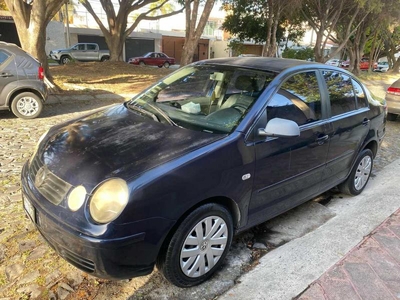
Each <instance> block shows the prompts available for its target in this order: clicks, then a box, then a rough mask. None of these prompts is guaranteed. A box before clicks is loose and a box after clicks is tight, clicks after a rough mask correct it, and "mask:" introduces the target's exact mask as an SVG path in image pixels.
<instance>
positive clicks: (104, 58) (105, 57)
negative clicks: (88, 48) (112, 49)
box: [101, 56, 110, 62]
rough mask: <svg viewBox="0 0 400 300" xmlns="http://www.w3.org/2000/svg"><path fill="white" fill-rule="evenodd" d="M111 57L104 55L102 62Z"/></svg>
mask: <svg viewBox="0 0 400 300" xmlns="http://www.w3.org/2000/svg"><path fill="white" fill-rule="evenodd" d="M109 59H110V57H108V56H103V57H102V58H101V62H104V61H108V60H109Z"/></svg>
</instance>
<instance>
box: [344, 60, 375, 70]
mask: <svg viewBox="0 0 400 300" xmlns="http://www.w3.org/2000/svg"><path fill="white" fill-rule="evenodd" d="M349 65H350V60H345V61H342V63H341V65H340V66H341V67H342V68H345V69H347V68H348V67H349ZM359 66H360V70H369V59H368V58H366V57H363V58H361V61H360V63H359ZM377 67H378V64H377V63H376V62H375V63H374V64H373V68H372V69H373V70H375V69H376V68H377Z"/></svg>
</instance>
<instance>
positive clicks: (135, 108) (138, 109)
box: [127, 103, 160, 122]
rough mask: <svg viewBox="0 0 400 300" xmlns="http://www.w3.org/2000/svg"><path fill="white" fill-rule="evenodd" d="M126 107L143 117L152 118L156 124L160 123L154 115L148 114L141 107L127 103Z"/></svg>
mask: <svg viewBox="0 0 400 300" xmlns="http://www.w3.org/2000/svg"><path fill="white" fill-rule="evenodd" d="M127 106H128V107H129V108H131V109H134V110H136V111H138V112H140V113H141V114H143V115H146V116H148V117H150V118H152V119H153V120H154V121H156V122H160V120H159V119H158V118H157V116H156V115H155V114H153V113H151V112H149V111H147V110H145V109H143V108H141V107H140V106H138V105H137V104H136V103H128V104H127Z"/></svg>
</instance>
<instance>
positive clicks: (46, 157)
mask: <svg viewBox="0 0 400 300" xmlns="http://www.w3.org/2000/svg"><path fill="white" fill-rule="evenodd" d="M224 136H225V135H215V134H209V133H204V132H200V131H193V130H188V129H183V128H179V127H176V126H171V125H167V124H164V123H159V122H155V121H153V120H150V119H148V118H145V117H143V116H141V115H138V114H137V113H136V112H134V111H131V110H129V109H127V108H126V107H125V106H124V105H123V104H122V105H117V106H113V107H111V108H108V109H104V110H101V111H98V112H95V113H93V114H91V115H89V116H86V117H83V118H81V119H77V120H74V121H70V122H67V123H65V124H62V125H59V126H57V127H56V128H53V129H52V130H50V132H49V133H48V134H47V136H46V138H45V139H44V140H43V142H42V143H41V146H40V147H39V149H38V155H39V157H40V158H41V160H42V161H43V162H44V164H45V165H46V166H47V168H48V169H49V170H50V171H51V172H52V173H54V174H55V175H57V176H58V177H60V178H62V179H63V180H65V181H67V182H69V183H70V184H72V185H75V186H76V185H79V184H85V185H86V186H88V187H94V186H95V185H97V184H98V183H99V182H101V181H103V180H104V179H106V178H109V177H121V178H123V179H125V180H129V178H133V177H136V176H138V175H139V174H141V173H142V172H144V171H146V170H149V169H151V168H154V167H156V166H158V165H160V164H163V163H165V162H167V161H170V160H172V159H174V158H177V157H180V156H182V155H184V154H186V153H188V152H190V151H193V150H195V149H198V148H200V147H202V146H205V145H207V144H209V143H211V142H213V141H216V140H218V139H221V138H223V137H224Z"/></svg>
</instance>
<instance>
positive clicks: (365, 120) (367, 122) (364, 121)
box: [362, 118, 370, 126]
mask: <svg viewBox="0 0 400 300" xmlns="http://www.w3.org/2000/svg"><path fill="white" fill-rule="evenodd" d="M369 122H370V120H369V119H367V118H365V119H364V120H363V122H362V124H363V125H364V126H367V125H368V124H369Z"/></svg>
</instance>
